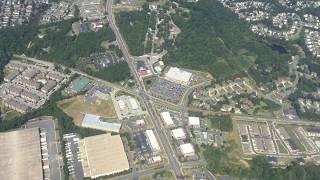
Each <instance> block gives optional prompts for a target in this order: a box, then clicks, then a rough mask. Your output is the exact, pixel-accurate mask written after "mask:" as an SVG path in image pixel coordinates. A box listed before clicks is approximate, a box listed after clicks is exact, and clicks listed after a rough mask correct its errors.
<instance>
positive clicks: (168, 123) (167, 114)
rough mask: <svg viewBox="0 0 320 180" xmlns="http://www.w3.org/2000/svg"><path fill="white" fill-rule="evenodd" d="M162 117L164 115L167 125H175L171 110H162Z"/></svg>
mask: <svg viewBox="0 0 320 180" xmlns="http://www.w3.org/2000/svg"><path fill="white" fill-rule="evenodd" d="M161 117H162V119H163V121H164V123H165V124H166V126H172V125H174V123H173V120H172V117H171V115H170V113H169V112H162V113H161Z"/></svg>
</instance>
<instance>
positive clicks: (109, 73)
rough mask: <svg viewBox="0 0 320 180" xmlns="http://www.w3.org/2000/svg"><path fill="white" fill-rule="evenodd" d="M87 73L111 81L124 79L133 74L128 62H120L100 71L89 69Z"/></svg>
mask: <svg viewBox="0 0 320 180" xmlns="http://www.w3.org/2000/svg"><path fill="white" fill-rule="evenodd" d="M87 73H88V74H90V75H92V76H95V77H97V78H100V79H103V80H106V81H110V82H118V81H124V80H126V79H127V78H128V77H130V75H131V74H130V68H129V66H128V64H127V63H126V62H120V63H118V64H115V65H112V66H110V67H107V68H104V69H102V70H99V71H98V72H93V71H88V72H87Z"/></svg>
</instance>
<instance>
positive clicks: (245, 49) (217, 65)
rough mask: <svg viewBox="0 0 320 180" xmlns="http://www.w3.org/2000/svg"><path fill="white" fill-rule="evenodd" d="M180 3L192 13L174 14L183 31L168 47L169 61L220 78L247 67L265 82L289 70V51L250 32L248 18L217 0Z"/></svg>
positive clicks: (256, 78) (258, 80) (258, 78)
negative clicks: (281, 51)
mask: <svg viewBox="0 0 320 180" xmlns="http://www.w3.org/2000/svg"><path fill="white" fill-rule="evenodd" d="M179 3H180V6H182V7H185V8H188V9H189V10H190V15H189V18H185V17H182V16H178V15H175V16H173V18H174V21H175V23H176V24H177V25H178V27H179V28H180V29H181V30H182V32H181V34H180V35H179V36H178V37H177V39H176V42H175V47H174V48H172V49H171V50H169V54H168V56H167V63H169V64H172V65H177V66H183V67H187V68H192V69H198V70H204V71H208V72H210V73H212V74H213V75H214V76H215V78H217V79H218V80H223V79H228V78H230V77H233V76H235V75H237V74H241V72H245V71H247V70H248V69H249V72H250V74H252V77H253V78H254V79H255V80H256V81H257V82H263V83H265V82H270V81H271V80H274V79H276V78H277V77H279V76H283V75H287V74H288V66H287V60H288V58H289V57H288V55H279V54H277V53H275V52H273V51H272V49H271V48H270V47H269V46H268V45H267V44H266V43H265V42H262V41H259V39H258V37H256V36H255V35H254V34H253V33H252V32H250V30H249V25H248V24H247V23H246V22H244V21H242V20H239V18H238V17H237V15H235V14H234V13H232V12H231V11H230V10H228V9H226V8H224V7H223V6H222V5H221V3H219V2H218V1H216V0H200V1H199V2H198V3H186V2H184V1H179ZM184 16H185V15H184ZM254 63H256V66H254Z"/></svg>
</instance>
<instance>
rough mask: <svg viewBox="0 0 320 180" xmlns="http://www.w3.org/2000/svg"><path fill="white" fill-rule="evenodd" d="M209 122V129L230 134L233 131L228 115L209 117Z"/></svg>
mask: <svg viewBox="0 0 320 180" xmlns="http://www.w3.org/2000/svg"><path fill="white" fill-rule="evenodd" d="M209 121H210V122H209V123H210V127H211V128H216V129H220V130H221V131H227V132H231V131H232V130H233V124H232V119H231V117H230V115H222V116H210V117H209Z"/></svg>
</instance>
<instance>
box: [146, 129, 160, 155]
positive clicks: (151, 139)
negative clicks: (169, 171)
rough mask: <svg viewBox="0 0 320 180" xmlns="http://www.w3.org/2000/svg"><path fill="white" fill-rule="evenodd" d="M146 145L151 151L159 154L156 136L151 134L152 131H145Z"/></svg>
mask: <svg viewBox="0 0 320 180" xmlns="http://www.w3.org/2000/svg"><path fill="white" fill-rule="evenodd" d="M145 134H146V137H147V143H148V145H149V146H150V149H151V151H153V152H160V146H159V143H158V141H157V138H156V136H155V135H154V133H153V130H152V129H149V130H146V133H145Z"/></svg>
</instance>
